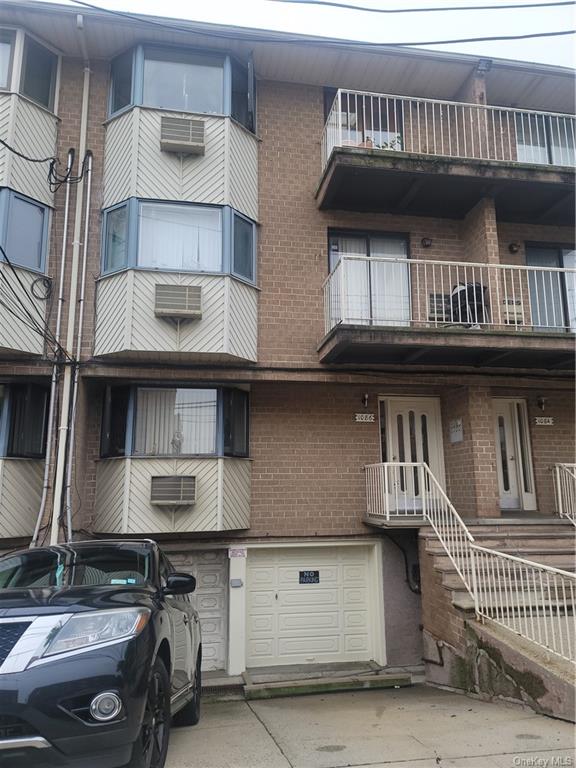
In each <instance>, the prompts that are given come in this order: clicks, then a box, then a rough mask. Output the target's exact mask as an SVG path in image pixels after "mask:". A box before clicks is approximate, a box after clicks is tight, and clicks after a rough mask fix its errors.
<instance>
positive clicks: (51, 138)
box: [0, 93, 58, 205]
mask: <svg viewBox="0 0 576 768" xmlns="http://www.w3.org/2000/svg"><path fill="white" fill-rule="evenodd" d="M57 129H58V118H57V117H56V115H53V114H52V113H51V112H49V111H48V110H47V109H44V107H41V106H39V105H38V104H35V103H34V102H32V101H29V100H28V99H27V98H26V97H25V96H20V95H18V94H17V93H0V138H1V139H3V140H4V141H6V142H7V143H8V144H10V146H11V147H14V149H16V150H18V152H21V153H22V154H24V155H27V156H29V157H53V156H54V154H55V152H56V134H57ZM47 170H48V164H47V163H30V162H29V161H28V160H24V159H23V158H21V157H18V155H16V154H14V153H13V152H9V151H8V150H2V151H1V152H0V187H9V188H10V189H13V190H15V191H16V192H21V193H22V194H23V195H27V196H28V197H31V198H33V199H34V200H38V201H39V202H41V203H44V204H45V205H53V202H54V195H53V193H52V192H51V191H50V189H49V187H48V182H47V181H46V173H47Z"/></svg>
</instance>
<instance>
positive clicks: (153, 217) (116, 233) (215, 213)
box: [102, 198, 256, 282]
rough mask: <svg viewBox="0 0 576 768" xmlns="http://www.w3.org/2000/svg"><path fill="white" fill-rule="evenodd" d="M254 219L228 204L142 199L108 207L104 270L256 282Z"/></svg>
mask: <svg viewBox="0 0 576 768" xmlns="http://www.w3.org/2000/svg"><path fill="white" fill-rule="evenodd" d="M254 230H255V224H254V222H253V221H251V220H250V219H247V218H246V217H244V216H242V215H241V214H238V213H237V212H236V211H232V209H231V208H229V207H227V206H224V207H221V206H208V205H195V204H191V203H167V202H166V203H165V202H152V201H144V200H142V201H140V200H136V199H134V198H132V199H130V200H128V201H127V202H126V203H122V204H121V205H118V206H115V207H114V208H110V209H109V210H108V211H105V213H104V237H103V259H102V271H103V273H104V274H106V273H111V272H117V271H118V270H121V269H129V268H139V269H155V270H164V271H178V272H210V273H216V274H219V273H220V274H221V273H223V274H228V273H232V274H234V275H235V276H237V277H240V278H242V279H245V280H248V281H251V282H253V281H254V277H255V258H256V252H255V242H256V238H255V231H254Z"/></svg>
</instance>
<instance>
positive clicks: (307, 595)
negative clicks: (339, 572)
mask: <svg viewBox="0 0 576 768" xmlns="http://www.w3.org/2000/svg"><path fill="white" fill-rule="evenodd" d="M302 586H303V588H302V589H299V590H296V589H291V590H290V591H288V590H286V591H284V592H280V591H279V592H278V600H277V602H278V605H279V608H290V607H291V606H293V605H297V606H298V607H304V606H310V607H311V608H315V607H316V606H322V605H337V604H338V590H336V589H314V588H313V587H312V585H310V584H306V585H302Z"/></svg>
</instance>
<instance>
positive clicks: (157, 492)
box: [150, 475, 196, 507]
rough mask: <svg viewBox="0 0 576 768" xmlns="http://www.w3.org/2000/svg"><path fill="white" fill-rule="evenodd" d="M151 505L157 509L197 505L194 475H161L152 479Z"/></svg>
mask: <svg viewBox="0 0 576 768" xmlns="http://www.w3.org/2000/svg"><path fill="white" fill-rule="evenodd" d="M150 503H151V504H154V505H155V506H157V507H187V506H190V505H191V504H195V503H196V477H195V476H194V475H161V476H157V477H152V478H151V479H150Z"/></svg>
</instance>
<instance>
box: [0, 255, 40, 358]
mask: <svg viewBox="0 0 576 768" xmlns="http://www.w3.org/2000/svg"><path fill="white" fill-rule="evenodd" d="M14 269H15V271H16V274H17V276H18V279H16V278H15V277H14V274H13V272H12V270H11V269H10V267H9V265H8V264H6V262H3V261H0V284H2V288H1V290H0V296H1V298H2V304H0V360H2V358H13V357H20V356H22V357H28V356H35V357H38V356H40V355H42V354H43V352H44V339H43V338H42V336H40V335H39V334H38V333H36V332H35V331H34V330H32V328H31V327H30V325H29V324H28V323H26V322H24V320H23V319H21V317H22V316H23V314H24V309H23V307H26V309H27V310H28V311H29V312H30V313H31V314H32V316H33V317H34V318H35V320H36V321H38V322H41V319H42V318H44V317H45V316H46V304H47V299H44V300H43V299H39V298H36V296H37V295H45V294H46V288H45V286H44V285H41V286H39V290H40V291H41V294H40V293H38V292H36V295H35V293H33V284H34V283H36V282H37V281H38V280H44V279H45V278H44V275H40V274H38V273H37V272H31V271H29V270H27V269H22V268H20V267H14ZM4 277H5V278H6V282H7V284H8V285H10V286H12V288H13V291H12V290H11V289H9V288H7V287H6V283H5V282H4ZM19 281H20V282H19ZM47 298H48V297H47ZM7 305H8V306H7ZM11 310H12V311H11ZM13 312H14V313H16V315H18V316H16V315H15V314H13Z"/></svg>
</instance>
